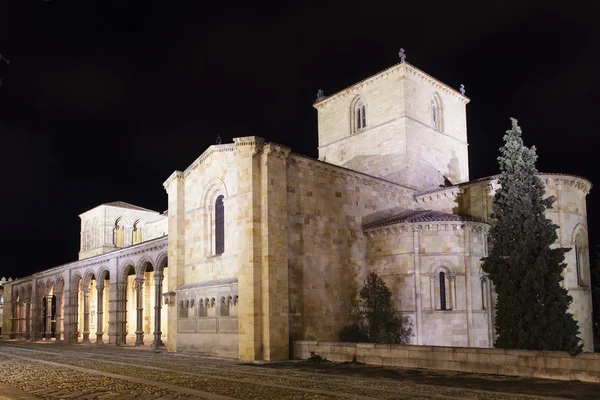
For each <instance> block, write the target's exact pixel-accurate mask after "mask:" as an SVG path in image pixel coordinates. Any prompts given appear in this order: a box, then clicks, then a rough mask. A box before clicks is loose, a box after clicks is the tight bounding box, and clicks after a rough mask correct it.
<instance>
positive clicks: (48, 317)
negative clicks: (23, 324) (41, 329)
mask: <svg viewBox="0 0 600 400" xmlns="http://www.w3.org/2000/svg"><path fill="white" fill-rule="evenodd" d="M44 323H45V324H46V335H45V338H46V340H50V339H51V338H52V296H51V295H47V296H46V321H44Z"/></svg>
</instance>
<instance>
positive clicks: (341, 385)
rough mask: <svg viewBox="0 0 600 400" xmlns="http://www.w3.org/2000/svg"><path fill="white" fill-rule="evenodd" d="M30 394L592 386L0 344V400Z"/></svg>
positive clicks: (488, 392)
mask: <svg viewBox="0 0 600 400" xmlns="http://www.w3.org/2000/svg"><path fill="white" fill-rule="evenodd" d="M544 396H545V397H544ZM34 397H35V398H40V399H199V398H200V399H211V400H212V399H215V400H221V399H223V400H225V399H290V400H295V399H313V400H325V399H336V400H339V399H361V400H362V399H364V400H370V399H408V400H411V399H457V400H458V399H486V400H496V399H498V400H501V399H539V398H546V399H547V398H561V399H564V398H577V399H600V385H595V384H586V383H580V382H559V381H549V380H533V379H519V378H508V377H497V376H489V375H476V374H458V373H449V372H448V373H445V372H432V371H425V370H403V369H398V368H381V367H373V366H366V365H353V364H339V363H321V364H315V363H309V362H286V363H265V364H248V363H242V362H239V361H233V360H223V359H216V358H209V357H201V356H195V355H190V354H180V353H167V352H155V351H152V350H149V349H148V347H147V346H146V347H145V348H135V347H129V346H124V347H114V346H108V345H82V344H79V345H66V344H57V343H26V342H17V341H4V342H2V341H0V400H2V399H5V398H8V399H21V398H22V399H32V398H34Z"/></svg>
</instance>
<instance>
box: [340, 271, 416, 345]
mask: <svg viewBox="0 0 600 400" xmlns="http://www.w3.org/2000/svg"><path fill="white" fill-rule="evenodd" d="M354 314H355V315H356V316H357V322H355V323H353V324H351V325H348V326H346V327H344V328H343V329H342V330H341V331H340V334H339V335H340V340H341V341H342V342H367V343H387V344H406V343H408V342H409V341H410V338H411V336H412V335H413V331H412V323H411V321H410V319H409V318H408V317H406V316H402V315H401V314H400V313H399V312H398V311H397V310H396V309H395V308H394V307H393V305H392V292H391V291H390V289H388V287H387V286H386V284H385V282H384V281H383V280H382V279H381V278H380V277H379V276H378V275H377V273H375V272H371V273H370V274H369V275H368V277H367V279H366V280H365V283H364V285H363V287H362V288H361V289H360V293H359V301H358V309H357V310H355V312H354Z"/></svg>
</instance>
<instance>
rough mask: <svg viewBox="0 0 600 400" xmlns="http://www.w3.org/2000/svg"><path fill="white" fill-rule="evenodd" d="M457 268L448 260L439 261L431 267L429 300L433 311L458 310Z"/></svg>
mask: <svg viewBox="0 0 600 400" xmlns="http://www.w3.org/2000/svg"><path fill="white" fill-rule="evenodd" d="M455 278H456V266H455V265H454V264H452V263H451V262H450V261H447V260H437V261H435V262H434V263H432V264H431V266H430V267H429V298H430V307H431V309H432V310H441V311H445V310H453V309H455V308H456V283H455Z"/></svg>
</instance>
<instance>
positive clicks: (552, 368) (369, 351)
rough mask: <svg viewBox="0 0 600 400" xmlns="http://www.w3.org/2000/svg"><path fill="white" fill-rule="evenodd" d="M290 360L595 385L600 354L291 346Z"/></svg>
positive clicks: (328, 344) (369, 345) (371, 345)
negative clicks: (316, 357) (315, 357)
mask: <svg viewBox="0 0 600 400" xmlns="http://www.w3.org/2000/svg"><path fill="white" fill-rule="evenodd" d="M293 348H294V358H296V359H307V358H308V357H309V354H310V352H315V354H318V355H320V356H321V357H326V358H328V359H329V360H332V361H338V362H344V361H351V360H352V358H353V357H356V360H357V361H359V362H364V363H366V364H371V365H381V366H388V367H402V368H426V369H434V370H435V369H438V370H448V371H462V372H472V373H484V374H500V375H511V376H521V377H530V378H544V379H558V380H567V381H568V380H579V381H583V382H595V383H600V354H592V353H582V354H579V355H577V356H571V355H569V354H568V353H566V352H562V351H529V350H504V349H486V348H466V347H441V346H440V347H437V346H414V345H406V346H404V345H388V344H374V343H344V342H325V341H296V342H294V344H293Z"/></svg>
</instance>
